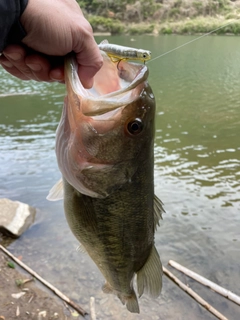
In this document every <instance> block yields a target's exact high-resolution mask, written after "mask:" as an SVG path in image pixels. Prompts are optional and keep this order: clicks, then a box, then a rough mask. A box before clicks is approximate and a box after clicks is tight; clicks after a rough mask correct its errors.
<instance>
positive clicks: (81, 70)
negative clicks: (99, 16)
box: [0, 0, 102, 88]
mask: <svg viewBox="0 0 240 320" xmlns="http://www.w3.org/2000/svg"><path fill="white" fill-rule="evenodd" d="M21 23H22V25H23V27H24V29H25V31H26V33H27V35H26V37H25V38H24V39H23V40H22V42H23V43H24V45H26V47H24V46H17V45H11V46H8V47H7V48H5V50H4V51H3V56H2V57H1V58H0V63H2V65H3V67H4V68H5V69H6V70H7V71H8V72H10V73H11V74H13V75H15V76H17V77H19V78H20V79H23V80H27V79H34V80H39V81H54V80H57V81H63V80H64V75H63V57H64V56H65V55H66V54H67V53H69V52H72V51H74V52H75V54H76V60H77V62H78V65H79V67H78V75H79V78H80V80H81V82H82V84H83V85H84V86H85V87H86V88H90V87H91V86H92V84H93V77H94V75H95V74H96V72H97V71H98V70H99V69H100V68H101V66H102V57H101V54H100V51H99V49H98V46H97V44H96V42H95V40H94V38H93V33H92V28H91V26H90V24H89V23H88V21H87V20H86V19H85V18H84V16H83V14H82V11H81V9H80V8H79V6H78V4H77V2H76V1H75V0H55V1H49V0H29V2H28V5H27V8H26V9H25V11H24V12H23V14H22V16H21ZM29 48H31V49H33V51H31V52H29V50H28V49H29ZM56 56H60V57H62V58H60V59H59V58H58V61H57V64H56V62H55V58H54V57H56Z"/></svg>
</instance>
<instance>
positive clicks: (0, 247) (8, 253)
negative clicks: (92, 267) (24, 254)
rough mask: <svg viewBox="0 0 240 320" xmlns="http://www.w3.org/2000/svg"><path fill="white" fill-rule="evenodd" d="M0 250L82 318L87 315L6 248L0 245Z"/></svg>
mask: <svg viewBox="0 0 240 320" xmlns="http://www.w3.org/2000/svg"><path fill="white" fill-rule="evenodd" d="M0 249H1V250H2V251H3V252H4V253H6V254H7V255H8V256H9V257H10V258H11V259H12V260H14V261H15V262H16V263H17V264H18V265H19V266H21V267H22V268H23V269H25V270H26V271H27V272H28V273H30V274H31V275H33V276H34V277H35V278H36V279H38V280H39V281H40V282H41V283H43V284H44V285H45V286H46V287H48V288H49V289H50V290H52V291H53V292H54V293H55V294H56V295H57V296H58V297H59V298H61V299H62V300H63V301H65V302H67V303H68V304H69V305H70V306H71V307H72V308H73V309H75V310H76V311H77V312H78V313H79V314H81V315H82V316H83V317H84V316H85V315H87V314H88V313H87V312H86V311H85V310H84V309H82V308H81V307H80V306H79V305H77V304H76V303H75V302H73V301H72V300H70V299H69V298H68V297H67V296H65V295H64V294H63V293H62V292H61V291H59V290H58V289H57V288H55V287H54V286H53V285H52V284H50V283H49V282H47V281H46V280H45V279H43V278H42V277H40V276H39V275H38V274H37V273H36V272H35V271H33V270H32V269H31V268H29V267H28V266H27V265H26V264H25V263H23V262H22V261H20V260H19V259H18V258H16V257H15V256H14V255H13V254H12V253H11V252H9V251H8V250H7V249H6V248H4V247H3V246H2V245H0Z"/></svg>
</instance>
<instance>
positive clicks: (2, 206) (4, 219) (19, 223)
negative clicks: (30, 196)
mask: <svg viewBox="0 0 240 320" xmlns="http://www.w3.org/2000/svg"><path fill="white" fill-rule="evenodd" d="M35 214H36V209H35V208H33V207H30V206H29V205H28V204H26V203H22V202H19V201H11V200H9V199H5V198H3V199H0V231H2V232H3V233H6V234H10V235H11V236H13V237H20V235H21V234H22V233H23V232H24V231H26V230H27V229H28V228H29V227H30V225H31V224H32V223H33V222H34V219H35Z"/></svg>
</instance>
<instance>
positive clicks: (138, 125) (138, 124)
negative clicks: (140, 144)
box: [127, 118, 143, 136]
mask: <svg viewBox="0 0 240 320" xmlns="http://www.w3.org/2000/svg"><path fill="white" fill-rule="evenodd" d="M142 130H143V123H142V120H141V119H139V118H136V119H134V120H132V121H130V122H128V124H127V131H128V132H129V133H130V134H131V135H133V136H135V135H137V134H139V133H140V132H142Z"/></svg>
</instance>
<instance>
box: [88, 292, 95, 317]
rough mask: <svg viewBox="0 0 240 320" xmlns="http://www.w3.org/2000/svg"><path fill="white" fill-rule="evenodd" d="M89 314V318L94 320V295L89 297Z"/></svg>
mask: <svg viewBox="0 0 240 320" xmlns="http://www.w3.org/2000/svg"><path fill="white" fill-rule="evenodd" d="M89 304H90V316H91V320H96V312H95V299H94V297H91V298H90V302H89Z"/></svg>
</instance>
